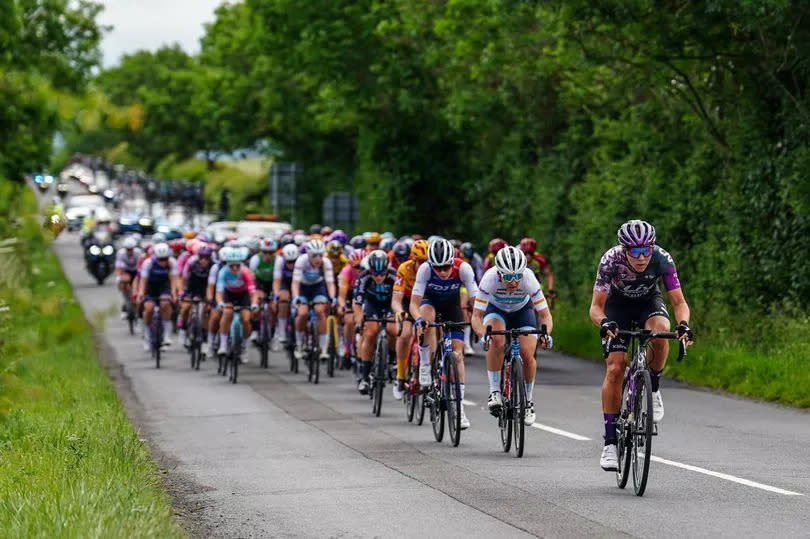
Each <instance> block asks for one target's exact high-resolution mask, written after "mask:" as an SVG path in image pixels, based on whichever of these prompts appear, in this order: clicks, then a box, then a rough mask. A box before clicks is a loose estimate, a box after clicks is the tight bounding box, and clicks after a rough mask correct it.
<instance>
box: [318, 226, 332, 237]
mask: <svg viewBox="0 0 810 539" xmlns="http://www.w3.org/2000/svg"><path fill="white" fill-rule="evenodd" d="M331 233H332V227H331V226H325V227H322V228H321V234H322V235H323V237H324V238H326V237H328V236H329V234H331Z"/></svg>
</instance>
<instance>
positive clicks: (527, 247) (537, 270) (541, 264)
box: [519, 237, 557, 298]
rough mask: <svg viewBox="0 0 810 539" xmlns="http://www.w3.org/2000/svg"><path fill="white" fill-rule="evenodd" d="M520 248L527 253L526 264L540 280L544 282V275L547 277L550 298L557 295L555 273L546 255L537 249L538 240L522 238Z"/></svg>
mask: <svg viewBox="0 0 810 539" xmlns="http://www.w3.org/2000/svg"><path fill="white" fill-rule="evenodd" d="M519 245H520V250H521V251H523V254H525V255H526V266H527V267H528V268H529V269H530V270H532V272H534V276H535V277H536V278H537V281H538V282H542V277H545V278H546V294H547V295H548V297H550V298H555V297H557V293H556V292H555V291H554V274H553V273H552V272H551V266H550V265H549V263H548V260H547V259H546V257H545V256H544V255H543V254H542V253H540V252H538V251H537V240H536V239H534V238H530V237H526V238H523V239H522V240H520V244H519Z"/></svg>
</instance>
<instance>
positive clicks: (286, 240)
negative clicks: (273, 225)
mask: <svg viewBox="0 0 810 539" xmlns="http://www.w3.org/2000/svg"><path fill="white" fill-rule="evenodd" d="M279 243H280V244H281V246H282V247H284V246H285V245H289V244H291V243H295V242H294V241H293V237H292V234H284V235H283V236H281V240H280V241H279Z"/></svg>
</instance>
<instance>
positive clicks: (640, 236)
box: [616, 219, 655, 247]
mask: <svg viewBox="0 0 810 539" xmlns="http://www.w3.org/2000/svg"><path fill="white" fill-rule="evenodd" d="M616 235H617V236H618V238H619V243H620V244H621V245H624V246H625V247H647V246H648V245H652V244H654V243H655V227H654V226H652V225H651V224H650V223H648V222H647V221H642V220H641V219H633V220H630V221H627V222H626V223H624V224H623V225H622V226H620V227H619V230H618V232H617V233H616Z"/></svg>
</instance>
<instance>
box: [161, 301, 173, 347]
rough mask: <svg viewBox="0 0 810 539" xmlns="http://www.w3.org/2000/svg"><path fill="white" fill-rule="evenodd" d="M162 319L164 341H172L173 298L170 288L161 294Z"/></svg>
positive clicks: (167, 342)
mask: <svg viewBox="0 0 810 539" xmlns="http://www.w3.org/2000/svg"><path fill="white" fill-rule="evenodd" d="M160 319H161V321H162V323H163V342H164V343H166V344H169V343H170V342H171V331H172V298H171V296H170V295H169V292H168V290H167V291H165V292H164V293H163V294H161V296H160Z"/></svg>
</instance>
